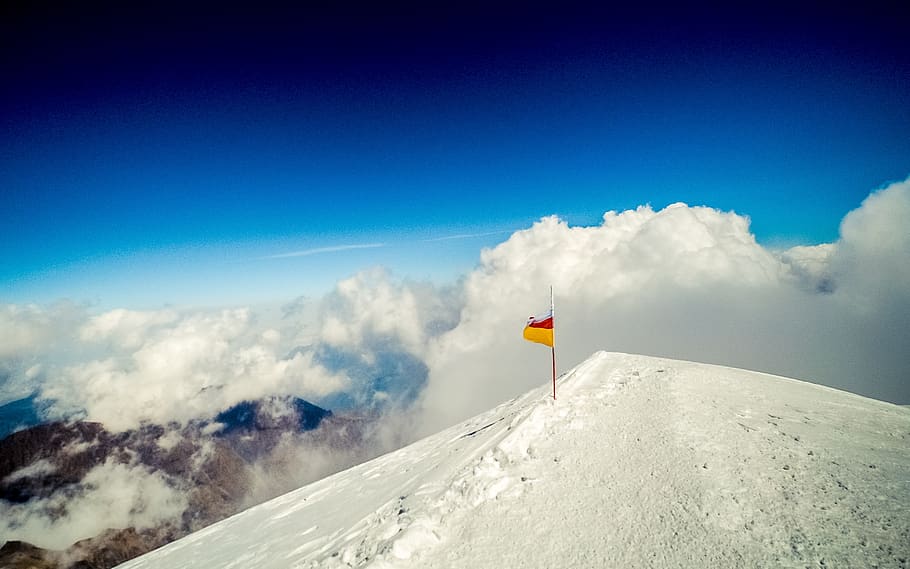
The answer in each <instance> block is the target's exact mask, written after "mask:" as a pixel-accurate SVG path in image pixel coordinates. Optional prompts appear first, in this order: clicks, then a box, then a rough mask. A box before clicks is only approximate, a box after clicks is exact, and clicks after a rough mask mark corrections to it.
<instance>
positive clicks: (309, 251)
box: [260, 243, 386, 259]
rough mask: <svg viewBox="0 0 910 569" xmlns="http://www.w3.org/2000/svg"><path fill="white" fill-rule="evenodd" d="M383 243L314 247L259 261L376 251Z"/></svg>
mask: <svg viewBox="0 0 910 569" xmlns="http://www.w3.org/2000/svg"><path fill="white" fill-rule="evenodd" d="M385 246H386V244H385V243H358V244H354V245H334V246H332V247H314V248H312V249H303V250H301V251H292V252H290V253H279V254H277V255H267V256H265V257H260V259H288V258H291V257H309V256H310V255H321V254H323V253H338V252H340V251H351V250H354V249H377V248H379V247H385Z"/></svg>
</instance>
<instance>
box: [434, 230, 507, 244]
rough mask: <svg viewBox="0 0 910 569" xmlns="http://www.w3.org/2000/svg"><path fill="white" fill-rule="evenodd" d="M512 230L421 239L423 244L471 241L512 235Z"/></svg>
mask: <svg viewBox="0 0 910 569" xmlns="http://www.w3.org/2000/svg"><path fill="white" fill-rule="evenodd" d="M514 232H515V230H514V229H503V230H500V231H485V232H483V233H459V234H458V235H447V236H446V237H434V238H432V239H422V240H421V241H423V242H424V243H429V242H433V241H449V240H451V239H473V238H475V237H486V236H488V235H502V234H505V233H514Z"/></svg>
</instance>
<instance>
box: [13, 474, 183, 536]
mask: <svg viewBox="0 0 910 569" xmlns="http://www.w3.org/2000/svg"><path fill="white" fill-rule="evenodd" d="M186 505H187V502H186V498H185V496H184V495H183V493H182V492H180V491H179V490H177V489H176V488H174V487H173V485H172V484H171V483H170V482H169V481H168V480H166V479H165V478H164V477H163V476H162V475H161V474H160V473H152V472H150V471H149V470H147V469H145V468H143V467H141V466H135V465H128V464H121V463H118V462H115V461H112V460H108V461H107V462H105V463H104V464H101V465H98V466H96V467H95V468H93V469H92V470H90V471H89V472H88V473H87V474H86V475H85V478H83V480H82V481H81V482H80V483H79V484H78V485H76V486H75V487H73V488H71V489H70V492H57V493H55V494H54V495H52V496H51V497H49V498H44V499H34V500H31V501H29V502H27V503H24V504H11V503H9V502H6V501H4V500H0V542H3V541H8V540H23V541H27V542H29V543H32V544H34V545H36V546H38V547H43V548H48V549H57V550H60V549H64V548H66V547H68V546H69V545H71V544H73V543H75V542H76V541H79V540H81V539H85V538H89V537H93V536H95V535H98V534H99V533H101V532H102V531H104V530H105V529H108V528H127V527H134V528H136V529H139V530H142V529H145V528H151V527H155V526H157V525H158V524H160V523H162V522H166V521H170V520H172V519H174V518H176V517H177V516H179V515H180V514H181V513H182V512H183V511H184V510H185V509H186Z"/></svg>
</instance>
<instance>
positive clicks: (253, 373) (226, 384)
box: [41, 309, 345, 431]
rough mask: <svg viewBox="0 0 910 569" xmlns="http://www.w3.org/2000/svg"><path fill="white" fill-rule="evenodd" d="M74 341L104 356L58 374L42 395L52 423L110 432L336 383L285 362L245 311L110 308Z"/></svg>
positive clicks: (309, 363) (281, 348)
mask: <svg viewBox="0 0 910 569" xmlns="http://www.w3.org/2000/svg"><path fill="white" fill-rule="evenodd" d="M79 337H80V339H81V340H82V341H83V342H89V343H90V342H103V343H105V345H106V351H105V356H104V357H102V358H98V359H91V360H88V361H79V362H76V363H72V364H70V365H66V366H63V367H61V368H60V369H59V370H58V371H57V373H56V374H54V376H53V377H52V378H49V379H48V380H47V381H45V383H44V385H43V387H42V391H41V397H42V398H43V399H45V400H48V401H50V402H51V409H50V410H51V413H53V414H56V415H57V416H62V417H66V416H73V415H78V414H80V413H82V414H84V416H85V418H87V419H89V420H93V421H99V422H102V423H104V425H105V426H106V427H107V428H108V429H110V430H114V431H118V430H127V429H131V428H135V427H137V426H139V424H141V423H142V422H144V421H148V422H152V423H157V424H166V423H168V422H171V421H176V422H179V423H185V422H187V421H189V420H191V419H197V418H207V417H212V416H214V415H215V414H216V413H218V412H219V411H220V410H223V409H225V408H227V407H229V406H231V405H234V404H236V403H238V402H241V401H244V400H251V399H258V398H260V397H264V396H266V395H273V394H287V395H295V396H298V397H302V398H318V397H322V396H325V395H327V394H329V393H332V392H333V391H337V390H339V389H342V388H343V387H344V385H345V377H344V376H343V375H340V374H334V373H330V372H328V371H327V370H326V369H325V368H324V367H322V366H320V365H318V364H316V363H314V362H313V357H312V354H307V353H295V354H294V355H293V356H289V357H285V354H286V353H287V350H288V346H286V345H284V344H283V343H282V342H281V334H280V332H278V331H277V330H273V329H265V330H261V329H259V328H257V327H256V326H254V322H253V318H252V317H251V313H250V311H249V310H247V309H236V310H223V311H218V312H198V313H188V314H177V313H175V312H172V311H162V312H131V311H125V310H115V311H111V312H108V313H104V314H101V315H99V316H97V317H94V318H92V319H90V320H89V321H88V322H87V323H86V324H85V325H84V326H83V327H82V328H81V329H80V334H79Z"/></svg>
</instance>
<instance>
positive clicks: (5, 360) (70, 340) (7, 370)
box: [0, 301, 87, 404]
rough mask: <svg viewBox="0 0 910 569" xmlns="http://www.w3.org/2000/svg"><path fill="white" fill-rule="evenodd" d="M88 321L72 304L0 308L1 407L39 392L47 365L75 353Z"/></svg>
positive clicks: (83, 313) (61, 303) (82, 308)
mask: <svg viewBox="0 0 910 569" xmlns="http://www.w3.org/2000/svg"><path fill="white" fill-rule="evenodd" d="M86 317H87V315H86V312H85V309H84V307H81V306H78V305H75V304H73V303H71V302H66V301H63V302H58V303H56V304H53V305H50V306H37V305H13V304H7V305H0V404H2V403H6V402H9V401H12V400H15V399H19V398H22V397H27V396H29V395H31V394H33V393H34V392H35V389H36V385H37V384H38V383H39V382H40V381H41V379H42V377H43V376H44V374H45V372H46V370H47V362H48V361H49V360H51V359H59V358H60V357H61V355H63V354H66V353H68V352H70V351H71V349H72V347H73V344H74V340H75V337H76V336H77V335H78V328H79V326H80V325H81V324H82V323H83V322H84V320H85V318H86Z"/></svg>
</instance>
